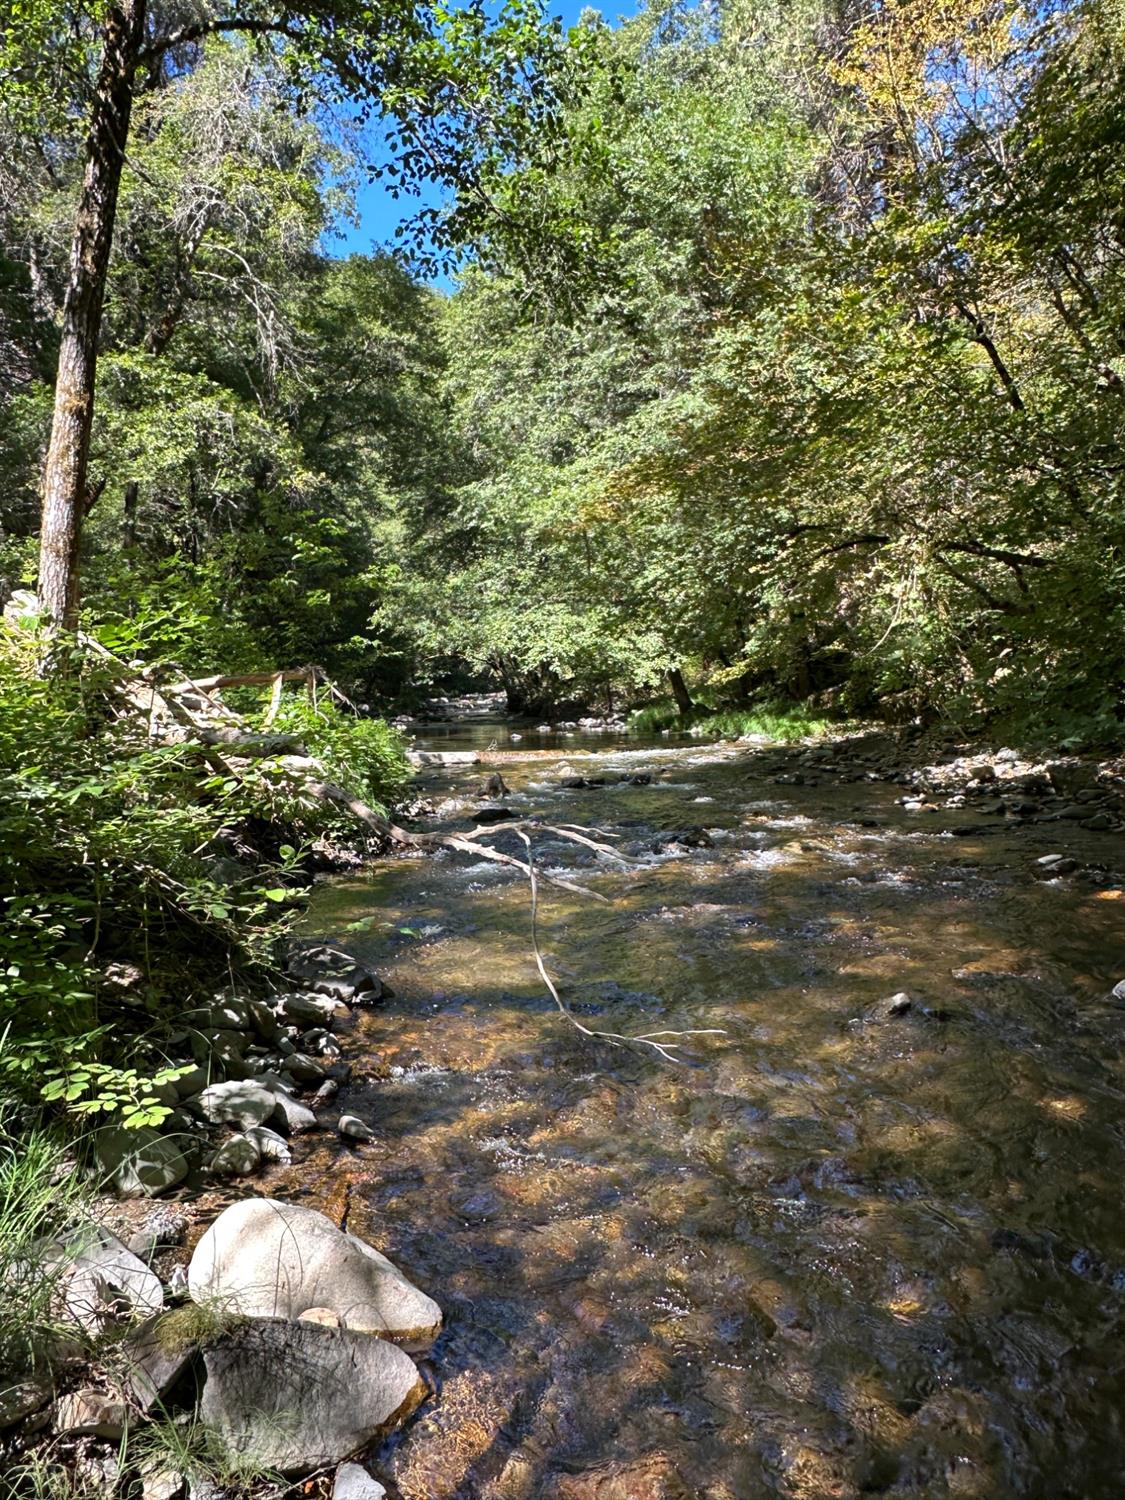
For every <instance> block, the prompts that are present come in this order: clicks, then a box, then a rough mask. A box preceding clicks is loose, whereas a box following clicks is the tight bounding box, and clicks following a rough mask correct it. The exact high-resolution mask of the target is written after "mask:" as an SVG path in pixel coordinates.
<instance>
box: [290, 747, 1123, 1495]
mask: <svg viewBox="0 0 1125 1500" xmlns="http://www.w3.org/2000/svg"><path fill="white" fill-rule="evenodd" d="M520 732H521V733H524V734H525V738H524V739H523V740H521V741H520V742H518V743H517V744H516V745H513V743H512V742H511V741H510V740H509V739H508V733H509V730H508V728H507V726H504V725H490V724H484V725H479V724H478V725H473V726H471V727H469V728H464V729H460V730H458V729H456V728H455V729H453V730H446V731H443V732H442V733H441V735H440V737H438V736H435V737H434V739H432V740H431V741H430V742H429V743H430V744H431V745H432V746H433V747H434V748H463V747H465V746H467V745H472V746H475V747H477V748H480V747H482V746H486V745H488V744H489V743H490V742H493V741H495V743H496V744H497V745H498V746H500V747H501V748H506V749H509V750H511V749H517V750H520V751H523V750H527V749H536V750H538V751H539V752H540V753H539V754H538V755H537V756H536V757H535V758H533V759H529V760H526V761H508V762H505V763H503V764H502V766H501V769H502V771H503V774H504V777H505V779H506V780H507V782H508V784H509V786H510V787H511V788H512V792H513V796H512V798H511V799H510V805H511V806H512V807H513V809H514V810H515V811H517V812H518V813H520V814H525V813H532V812H539V813H543V814H544V815H545V816H546V817H547V818H548V820H549V821H556V822H557V821H566V822H571V823H581V824H585V825H589V826H595V827H599V828H603V829H605V830H607V831H608V832H610V833H614V834H617V835H619V836H620V842H621V844H622V846H623V847H624V848H626V849H629V850H631V851H632V852H633V853H634V854H635V855H636V856H637V857H638V859H639V861H640V862H639V863H638V864H637V865H635V866H631V867H629V868H627V869H621V868H619V867H614V866H612V865H609V864H607V863H605V862H604V861H602V860H599V859H598V858H597V857H596V856H595V855H593V854H591V853H589V851H585V850H581V849H577V848H575V847H574V846H573V845H569V844H562V843H560V842H559V841H557V840H552V838H551V836H550V835H543V836H542V837H540V838H539V839H538V841H537V842H538V845H539V851H540V852H539V856H538V858H539V860H540V861H541V863H542V865H543V866H544V868H546V869H547V870H551V869H555V870H557V871H559V872H566V873H567V874H568V875H570V876H572V877H573V878H576V879H578V880H580V881H583V882H585V883H587V884H588V885H589V886H590V887H591V888H592V889H595V890H596V891H598V892H599V893H601V894H602V895H604V896H605V897H607V898H608V904H606V905H602V904H598V903H596V902H594V901H591V900H588V899H583V898H581V897H578V896H574V895H572V894H570V893H567V892H561V891H558V890H551V891H548V892H545V893H544V898H543V906H542V910H541V921H540V938H541V943H542V947H543V950H544V954H545V957H546V961H547V964H548V967H549V969H550V971H551V973H552V975H553V976H554V978H555V979H556V982H557V983H558V985H559V988H560V990H561V992H562V994H563V996H564V998H565V999H566V1001H567V1003H568V1005H570V1006H571V1007H572V1009H573V1010H574V1012H575V1013H576V1014H577V1015H578V1016H579V1017H580V1018H581V1019H582V1020H583V1021H584V1022H585V1023H586V1024H587V1025H589V1026H592V1027H596V1028H603V1029H608V1030H612V1031H616V1032H628V1033H634V1032H638V1031H644V1030H651V1029H654V1028H657V1027H661V1028H663V1027H668V1028H692V1027H714V1028H721V1029H722V1031H723V1033H724V1034H723V1035H721V1036H714V1037H708V1038H700V1039H698V1040H697V1041H696V1042H694V1043H692V1044H690V1045H689V1046H688V1047H687V1048H685V1055H686V1057H687V1059H688V1060H687V1061H686V1062H685V1063H684V1064H683V1065H681V1066H669V1065H668V1064H665V1063H662V1062H660V1061H659V1060H658V1059H656V1058H654V1057H653V1056H651V1055H646V1054H645V1053H644V1052H643V1051H641V1050H637V1049H630V1048H621V1047H615V1046H612V1045H609V1044H608V1043H605V1042H598V1041H594V1042H591V1041H589V1040H587V1039H586V1038H584V1037H582V1036H581V1035H579V1034H578V1033H577V1032H576V1031H575V1030H574V1029H573V1028H572V1027H570V1026H569V1025H568V1024H567V1023H566V1022H565V1021H564V1020H563V1019H562V1018H561V1017H560V1016H559V1015H558V1013H557V1011H556V1010H555V1009H554V1006H553V1004H552V1002H551V1000H550V997H549V996H548V995H547V994H546V993H545V991H544V988H543V986H542V984H541V982H540V980H539V978H538V976H537V974H536V971H535V967H534V963H533V959H532V955H531V947H530V940H529V926H530V920H529V919H530V913H529V903H528V889H527V885H526V882H525V881H523V880H522V879H521V878H520V877H519V876H518V875H515V874H513V873H511V872H507V871H503V870H497V869H496V868H495V867H492V866H489V865H487V864H485V863H483V862H476V861H471V860H468V859H465V858H463V857H459V856H457V855H453V854H450V855H441V856H438V857H436V858H431V857H415V858H394V859H388V860H385V861H382V862H380V863H378V864H376V865H375V866H373V867H372V868H371V869H370V870H369V871H368V872H366V873H364V874H363V875H362V876H360V877H358V878H344V879H335V880H332V881H330V882H327V883H325V884H324V885H322V886H321V887H319V888H318V891H317V893H316V896H315V899H314V902H313V905H312V910H311V912H310V916H309V922H308V925H309V928H310V930H313V931H316V932H321V933H325V934H330V935H332V936H336V937H340V938H342V939H344V940H346V941H347V942H348V943H349V945H351V946H352V947H353V948H354V949H355V950H356V951H358V952H361V953H362V954H363V955H364V957H366V958H368V959H370V960H372V961H373V962H374V963H375V964H376V965H377V966H378V967H379V969H380V970H381V972H382V973H383V974H384V975H385V976H386V978H387V979H388V980H389V982H390V983H391V984H392V985H393V986H394V989H395V991H396V995H395V998H394V999H392V1000H390V1001H388V1002H387V1003H386V1004H385V1005H383V1006H382V1007H381V1008H380V1009H379V1010H377V1011H374V1012H370V1013H367V1014H365V1015H364V1017H363V1019H362V1021H361V1022H360V1025H359V1027H358V1029H357V1030H356V1031H355V1032H354V1033H353V1034H352V1038H351V1042H350V1047H351V1055H352V1057H353V1060H354V1061H355V1063H356V1071H357V1078H358V1081H357V1082H356V1083H355V1084H354V1085H353V1086H352V1087H351V1088H350V1089H349V1090H348V1092H347V1096H346V1100H345V1102H346V1105H347V1107H348V1108H349V1109H351V1110H353V1111H355V1112H356V1113H359V1114H361V1115H363V1116H364V1117H365V1118H366V1119H368V1120H370V1121H371V1123H372V1124H373V1126H374V1127H375V1129H376V1131H377V1132H378V1136H379V1140H380V1145H379V1146H378V1147H377V1148H373V1149H371V1150H369V1151H365V1152H364V1153H359V1154H349V1153H345V1154H343V1155H340V1156H335V1155H332V1154H331V1153H330V1152H329V1150H328V1148H326V1147H319V1148H317V1149H318V1153H319V1155H318V1156H317V1157H314V1158H313V1165H315V1163H316V1162H318V1161H319V1163H320V1165H321V1167H322V1168H323V1170H322V1171H317V1170H313V1171H311V1172H310V1170H309V1167H310V1163H307V1162H306V1164H305V1166H304V1168H303V1169H302V1181H303V1191H304V1192H305V1194H306V1195H307V1196H308V1197H309V1198H310V1199H312V1200H314V1201H317V1202H320V1203H321V1204H322V1205H323V1206H326V1207H328V1208H329V1209H331V1210H333V1211H336V1210H337V1209H338V1208H339V1205H340V1204H341V1202H342V1195H343V1193H344V1191H345V1188H346V1189H347V1197H348V1203H349V1221H348V1222H349V1226H350V1227H351V1228H353V1229H354V1230H356V1231H357V1232H359V1233H361V1234H363V1235H365V1236H366V1237H368V1238H369V1239H370V1240H371V1241H372V1242H373V1243H374V1244H376V1245H378V1246H379V1247H380V1248H381V1249H383V1250H384V1251H385V1252H386V1253H387V1254H389V1255H391V1256H392V1257H393V1258H394V1259H395V1260H396V1261H397V1262H398V1263H399V1264H400V1265H401V1266H402V1267H403V1269H404V1270H405V1271H406V1272H407V1273H408V1274H409V1275H410V1276H411V1277H412V1278H413V1279H415V1280H416V1281H417V1282H418V1283H419V1284H420V1285H421V1286H423V1287H424V1288H425V1289H426V1290H427V1291H429V1292H431V1293H432V1294H433V1295H434V1296H435V1297H437V1299H438V1300H439V1301H440V1302H441V1304H442V1306H443V1308H444V1309H445V1315H446V1324H445V1329H444V1332H443V1333H442V1335H441V1338H440V1340H439V1342H438V1344H437V1345H436V1347H435V1349H434V1351H433V1354H432V1360H431V1366H432V1371H433V1374H434V1377H435V1380H436V1381H437V1382H438V1383H439V1385H440V1393H439V1395H438V1396H437V1397H436V1398H435V1399H434V1400H433V1401H432V1402H431V1403H429V1404H428V1406H427V1407H425V1408H424V1409H423V1412H422V1414H421V1415H420V1416H419V1417H418V1418H417V1419H416V1420H415V1421H414V1423H413V1424H412V1425H411V1426H410V1427H409V1428H408V1429H407V1430H406V1431H405V1433H404V1434H402V1435H400V1436H399V1437H398V1438H397V1439H396V1440H395V1441H394V1444H393V1445H392V1446H391V1447H389V1448H388V1450H387V1451H386V1452H385V1453H384V1454H383V1455H382V1469H383V1472H384V1473H385V1475H386V1476H387V1477H388V1479H389V1480H390V1481H393V1484H394V1485H395V1486H397V1493H398V1494H399V1495H401V1496H402V1497H404V1500H445V1497H455V1496H456V1497H466V1500H476V1497H482V1500H483V1497H487V1500H532V1497H538V1496H540V1495H543V1496H557V1497H559V1500H572V1497H573V1500H588V1497H589V1500H594V1497H596V1500H650V1497H651V1500H658V1497H662V1500H672V1497H679V1496H688V1495H690V1496H702V1497H706V1500H750V1497H756V1496H759V1495H761V1496H772V1495H781V1496H801V1497H809V1500H813V1497H815V1500H820V1497H828V1496H839V1497H848V1496H860V1495H914V1496H925V1497H935V1500H936V1497H942V1496H973V1497H977V1496H979V1497H981V1500H985V1497H987V1500H1000V1497H1005V1496H1016V1495H1020V1496H1023V1495H1027V1496H1044V1497H1055V1496H1068V1497H1069V1496H1073V1497H1081V1500H1098V1497H1102V1496H1106V1497H1109V1496H1114V1497H1116V1496H1118V1495H1119V1494H1120V1493H1121V1492H1122V1488H1123V1484H1122V1477H1121V1474H1122V1467H1123V1465H1122V1458H1121V1455H1122V1446H1121V1418H1122V1411H1123V1396H1125V1376H1123V1373H1122V1342H1121V1334H1122V1312H1123V1308H1125V1212H1123V1209H1122V1181H1123V1173H1122V1166H1123V1150H1122V1146H1123V1132H1122V1109H1121V1104H1122V1047H1121V1043H1122V1036H1123V1032H1125V1012H1122V1011H1121V1010H1120V1009H1118V1008H1116V1007H1115V1006H1114V1005H1113V1004H1112V1003H1111V1002H1110V1001H1109V1000H1108V998H1107V996H1108V991H1109V990H1110V988H1111V987H1112V985H1113V984H1114V983H1115V982H1116V981H1117V980H1118V979H1120V978H1122V976H1125V932H1123V930H1122V923H1121V914H1122V911H1123V910H1125V903H1123V902H1122V901H1121V900H1120V897H1121V896H1122V894H1125V893H1123V892H1122V891H1121V890H1120V888H1119V887H1117V886H1116V885H1114V884H1113V883H1112V882H1111V883H1110V885H1108V886H1104V885H1103V886H1095V885H1092V884H1089V883H1085V882H1083V881H1081V880H1070V881H1055V882H1049V883H1042V882H1037V881H1035V880H1034V879H1033V878H1032V875H1031V868H1032V863H1033V860H1034V857H1035V856H1036V855H1039V854H1043V853H1048V852H1051V851H1053V850H1055V849H1062V848H1064V847H1065V848H1066V849H1067V851H1068V852H1074V851H1075V850H1076V849H1077V851H1078V852H1079V853H1085V854H1086V856H1087V857H1096V858H1098V859H1099V860H1100V861H1101V862H1102V863H1105V862H1106V861H1107V859H1108V860H1109V862H1110V863H1112V862H1113V856H1116V857H1117V862H1118V865H1119V866H1121V865H1125V857H1122V851H1121V849H1120V847H1115V848H1111V847H1110V843H1111V841H1107V839H1106V837H1105V836H1104V835H1101V836H1099V835H1095V834H1083V833H1082V832H1081V830H1075V828H1074V827H1073V825H1041V826H1039V827H1037V828H1035V829H1030V830H1029V829H1021V828H1010V827H1006V826H1004V825H1003V824H1002V823H997V824H996V825H995V826H994V827H991V826H990V827H989V828H988V829H987V830H986V831H980V832H977V833H972V834H968V835H966V834H965V833H964V831H963V825H964V822H965V815H964V814H963V813H962V814H953V813H950V814H948V815H946V814H936V815H935V814H930V815H928V816H925V817H920V816H919V815H910V814H907V813H905V812H903V811H902V810H901V809H900V808H898V807H897V806H895V805H894V797H895V796H896V795H897V793H898V788H895V787H892V786H888V785H885V784H878V783H876V784H867V783H863V782H844V783H839V782H837V781H836V780H834V779H830V778H826V779H822V781H821V784H820V785H815V786H812V785H806V786H777V785H774V784H773V782H772V779H771V772H772V771H775V770H777V769H778V763H779V761H780V760H781V758H782V755H783V752H777V753H764V754H755V753H752V752H748V751H745V750H741V751H736V750H733V749H731V748H729V747H724V746H708V745H704V744H700V743H698V742H693V743H690V744H686V745H685V744H681V745H679V746H670V745H669V743H668V742H667V741H660V742H658V743H657V744H654V745H649V746H643V747H640V748H639V749H638V748H637V747H636V746H635V745H631V746H629V747H627V748H626V747H624V746H623V745H621V744H618V743H614V742H607V739H606V737H605V736H584V737H580V738H579V737H576V738H575V739H572V740H565V741H562V742H561V744H560V743H559V742H557V741H556V742H555V743H554V745H552V743H551V742H547V743H546V744H544V743H543V742H542V741H540V740H538V739H537V738H536V737H535V736H533V735H526V732H525V731H523V730H521V731H520ZM579 750H587V751H594V752H596V754H595V755H594V756H593V757H583V758H582V759H577V758H572V759H571V760H570V761H569V767H568V764H567V756H568V755H569V756H571V757H574V755H575V752H576V751H579ZM568 768H569V772H570V773H571V774H581V775H586V776H590V775H601V776H607V777H614V776H616V775H618V774H619V773H620V772H623V771H626V770H627V771H629V772H635V771H640V770H647V771H651V772H652V773H653V776H654V781H653V784H652V785H650V786H633V785H621V784H613V785H607V786H605V787H602V788H596V789H590V790H577V791H575V790H563V789H562V788H561V787H560V785H559V782H560V778H561V776H562V775H565V774H567V772H568ZM859 769H862V766H861V765H860V766H859ZM482 774H483V773H482V771H481V770H480V769H478V768H472V767H468V768H466V767H460V768H457V769H456V770H454V771H450V772H437V773H433V774H432V775H431V776H430V777H429V781H428V783H426V786H425V789H428V790H430V791H431V792H432V793H433V794H434V795H436V796H438V797H439V798H442V799H446V800H445V801H444V802H443V804H442V811H441V815H440V817H439V818H438V819H437V820H436V826H444V827H447V828H453V827H468V826H471V825H472V822H473V809H474V807H475V806H476V801H475V798H474V796H473V793H474V792H475V790H476V787H477V784H478V783H479V781H480V778H481V775H482ZM860 820H862V821H860ZM689 827H703V828H706V829H707V830H709V831H710V836H711V838H712V840H713V847H710V848H700V849H692V850H689V851H687V852H682V851H680V852H675V851H673V852H664V853H660V854H656V853H653V852H652V845H653V843H654V842H656V841H657V839H658V836H659V835H660V834H661V833H663V832H667V831H669V830H682V829H686V828H689ZM955 827H958V828H961V829H962V831H961V832H960V833H959V834H957V835H955V834H954V833H953V832H952V829H954V828H955ZM1083 840H1085V844H1083ZM496 842H497V847H500V848H504V849H508V850H510V851H511V852H513V853H518V852H519V847H520V846H519V845H518V844H517V843H516V841H515V839H514V837H513V836H512V835H510V834H509V835H506V836H504V837H502V838H500V839H498V840H497V841H496ZM357 924H358V925H357ZM899 990H907V991H909V992H910V993H911V995H912V996H914V997H915V1005H914V1009H913V1010H912V1012H911V1013H910V1014H908V1015H906V1016H904V1017H901V1018H898V1019H889V1018H887V1017H886V1016H885V1015H884V1014H883V1012H884V1008H885V1007H884V1002H885V1001H886V999H887V997H888V996H890V995H891V994H892V993H894V992H896V991H899ZM923 1007H929V1008H930V1009H931V1010H932V1011H936V1012H940V1013H941V1018H939V1016H938V1015H934V1014H931V1015H929V1016H927V1015H925V1014H923ZM365 1075H366V1076H365Z"/></svg>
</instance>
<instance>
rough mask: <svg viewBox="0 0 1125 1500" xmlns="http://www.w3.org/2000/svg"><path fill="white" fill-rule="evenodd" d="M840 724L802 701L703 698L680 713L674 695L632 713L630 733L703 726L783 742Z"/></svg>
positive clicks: (682, 730) (720, 732)
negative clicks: (727, 703)
mask: <svg viewBox="0 0 1125 1500" xmlns="http://www.w3.org/2000/svg"><path fill="white" fill-rule="evenodd" d="M839 728H840V724H839V722H838V721H836V720H833V719H829V718H826V717H825V716H824V715H823V714H817V713H816V712H814V711H813V710H812V709H810V708H808V707H807V706H806V705H804V704H800V703H796V704H774V705H765V704H759V705H757V706H755V707H752V708H715V707H714V706H712V705H711V704H708V703H705V702H704V703H700V704H698V705H697V707H696V710H695V711H694V712H693V713H690V714H681V713H680V711H679V709H678V708H677V707H676V703H675V700H674V699H672V698H662V699H660V700H659V701H658V702H656V703H649V704H647V705H646V706H645V707H644V708H639V709H637V710H635V712H633V713H632V714H630V716H629V732H630V734H660V733H662V732H663V731H664V730H666V729H667V730H669V731H672V732H674V733H680V734H683V733H687V732H688V731H690V730H692V729H702V730H705V731H706V732H707V733H708V734H712V735H718V736H720V737H725V738H730V737H734V738H742V737H743V736H745V735H764V736H766V737H768V738H769V739H772V740H778V741H780V742H782V743H784V744H791V743H793V742H794V741H797V740H803V739H814V738H818V737H820V736H823V735H827V734H831V733H833V732H834V731H838V730H839Z"/></svg>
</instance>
